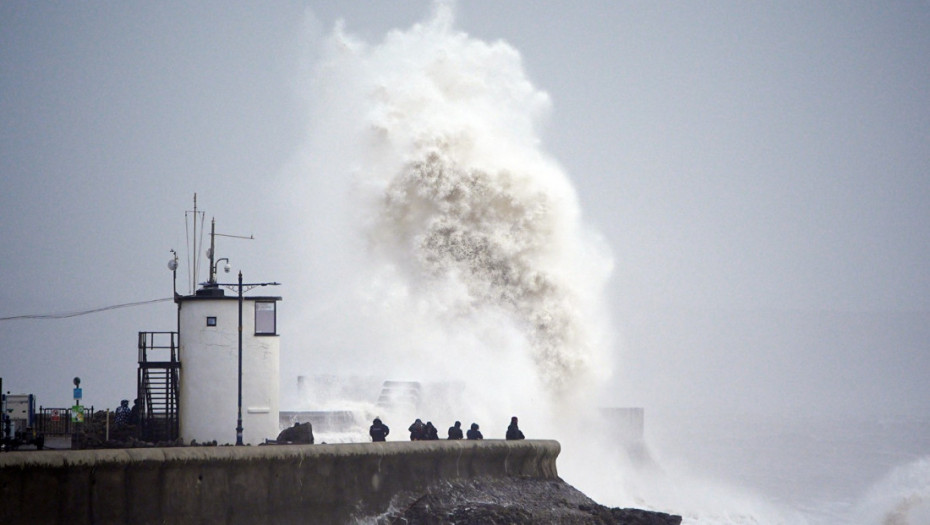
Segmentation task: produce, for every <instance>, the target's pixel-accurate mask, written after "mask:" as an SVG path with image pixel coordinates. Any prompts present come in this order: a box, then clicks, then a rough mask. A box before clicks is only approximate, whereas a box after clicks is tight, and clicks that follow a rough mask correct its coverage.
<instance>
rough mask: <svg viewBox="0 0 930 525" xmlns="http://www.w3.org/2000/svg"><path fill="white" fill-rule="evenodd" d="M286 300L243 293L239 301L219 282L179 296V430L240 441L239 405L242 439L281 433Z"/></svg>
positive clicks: (189, 435) (190, 436)
mask: <svg viewBox="0 0 930 525" xmlns="http://www.w3.org/2000/svg"><path fill="white" fill-rule="evenodd" d="M280 300H281V298H280V297H271V296H243V297H242V300H241V301H240V297H239V296H238V295H226V294H225V293H224V291H223V290H222V289H221V288H219V287H217V286H216V285H208V286H206V287H204V288H202V289H200V290H197V292H196V293H195V294H194V295H189V296H181V297H178V298H177V302H178V329H179V330H178V331H179V346H180V348H179V350H180V352H179V353H180V360H181V374H180V385H179V386H180V388H179V390H180V407H181V410H180V436H181V438H182V439H183V440H184V441H185V442H190V441H192V440H196V441H197V442H200V443H203V442H209V441H216V442H217V443H219V444H224V443H234V442H235V440H236V437H237V432H236V431H237V426H238V424H237V422H238V420H239V413H238V412H239V410H240V406H241V412H242V413H241V420H242V423H241V424H242V442H243V443H245V444H249V443H251V444H255V445H257V444H259V443H262V442H263V441H264V440H265V438H269V439H274V438H275V437H276V436H277V435H278V432H279V423H278V412H279V385H280V370H279V362H280V339H279V336H278V331H277V305H278V301H280ZM240 303H241V316H242V318H241V326H242V344H241V353H242V356H241V358H242V366H241V378H240V367H239V352H240V350H239V346H240V345H239V326H240V318H239V316H240ZM240 380H241V382H242V388H241V392H242V400H241V405H240V403H239V399H238V396H239V381H240Z"/></svg>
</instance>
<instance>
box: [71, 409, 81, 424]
mask: <svg viewBox="0 0 930 525" xmlns="http://www.w3.org/2000/svg"><path fill="white" fill-rule="evenodd" d="M71 422H72V423H83V422H84V407H82V406H81V405H74V406H73V407H71Z"/></svg>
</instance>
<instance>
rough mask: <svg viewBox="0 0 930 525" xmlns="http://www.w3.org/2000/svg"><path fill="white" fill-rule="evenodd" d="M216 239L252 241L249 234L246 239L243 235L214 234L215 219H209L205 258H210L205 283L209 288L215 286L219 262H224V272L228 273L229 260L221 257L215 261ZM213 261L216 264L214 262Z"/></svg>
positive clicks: (252, 238)
mask: <svg viewBox="0 0 930 525" xmlns="http://www.w3.org/2000/svg"><path fill="white" fill-rule="evenodd" d="M217 237H229V238H232V239H245V240H247V241H251V240H254V239H255V237H253V236H252V235H251V234H249V236H248V237H246V236H245V235H229V234H226V233H216V217H213V218H212V219H210V249H209V250H207V257H209V258H210V279H209V280H208V281H207V284H208V285H210V286H216V266H217V263H219V262H220V261H223V260H225V261H226V271H227V272H229V258H227V257H222V258H220V259H216V238H217ZM214 260H215V261H216V262H214Z"/></svg>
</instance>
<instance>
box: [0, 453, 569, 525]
mask: <svg viewBox="0 0 930 525" xmlns="http://www.w3.org/2000/svg"><path fill="white" fill-rule="evenodd" d="M559 451H560V446H559V443H558V442H557V441H550V440H526V441H501V440H485V441H418V442H400V441H396V442H387V443H356V444H338V445H275V446H262V447H175V448H146V449H120V450H81V451H40V452H13V453H5V454H0V523H4V524H18V523H23V524H27V523H28V524H35V523H69V524H83V523H132V524H137V523H159V524H162V523H168V524H172V523H178V524H181V523H183V524H189V523H287V524H304V523H347V522H352V521H353V518H354V517H357V516H373V515H377V514H379V513H382V512H384V511H386V510H387V509H388V507H389V506H390V504H391V500H392V498H394V496H395V495H398V494H407V495H408V496H407V497H408V498H409V495H410V494H416V493H417V491H419V490H422V489H423V488H424V487H425V486H426V485H427V484H428V483H430V482H434V481H437V480H442V479H468V478H476V477H486V476H489V477H497V478H501V477H507V476H527V477H534V478H542V479H555V478H557V477H558V472H557V470H556V458H557V457H558V455H559ZM396 503H397V504H399V505H404V504H405V503H407V502H406V501H398V502H396Z"/></svg>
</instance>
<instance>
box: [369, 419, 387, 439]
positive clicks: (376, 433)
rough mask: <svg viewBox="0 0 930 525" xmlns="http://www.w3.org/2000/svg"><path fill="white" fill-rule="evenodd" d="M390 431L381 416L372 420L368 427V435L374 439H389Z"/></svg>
mask: <svg viewBox="0 0 930 525" xmlns="http://www.w3.org/2000/svg"><path fill="white" fill-rule="evenodd" d="M390 433H391V429H390V428H388V426H387V425H385V424H384V423H382V422H381V418H378V417H376V418H375V420H374V421H372V422H371V427H370V428H369V429H368V435H369V436H371V440H372V441H387V436H388V434H390Z"/></svg>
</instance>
